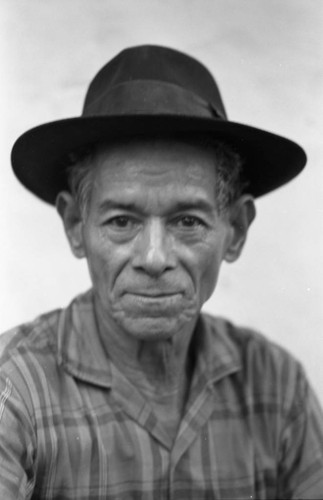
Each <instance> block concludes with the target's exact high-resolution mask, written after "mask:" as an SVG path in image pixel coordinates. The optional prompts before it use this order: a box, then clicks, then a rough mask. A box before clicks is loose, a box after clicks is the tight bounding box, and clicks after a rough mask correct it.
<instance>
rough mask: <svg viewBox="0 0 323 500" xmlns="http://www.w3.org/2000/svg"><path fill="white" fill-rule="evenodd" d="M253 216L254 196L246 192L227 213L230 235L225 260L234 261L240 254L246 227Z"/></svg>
mask: <svg viewBox="0 0 323 500" xmlns="http://www.w3.org/2000/svg"><path fill="white" fill-rule="evenodd" d="M255 217H256V207H255V202H254V198H253V197H252V196H251V195H248V194H246V195H243V196H241V197H240V198H239V199H238V200H237V201H236V202H235V204H234V205H233V207H232V208H231V210H230V214H229V224H230V226H231V237H230V242H229V245H228V248H227V251H226V254H225V256H224V260H225V261H226V262H234V261H236V260H237V259H238V257H239V256H240V254H241V252H242V249H243V247H244V244H245V241H246V239H247V234H248V229H249V227H250V225H251V223H252V221H253V220H254V218H255Z"/></svg>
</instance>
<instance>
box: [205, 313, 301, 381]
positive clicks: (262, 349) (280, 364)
mask: <svg viewBox="0 0 323 500" xmlns="http://www.w3.org/2000/svg"><path fill="white" fill-rule="evenodd" d="M203 318H204V321H205V324H206V325H207V328H208V330H209V332H210V335H211V336H214V339H216V338H217V339H219V338H220V339H221V340H220V341H221V342H222V343H224V344H225V345H226V349H227V350H228V351H229V352H230V353H231V354H232V356H233V357H234V358H235V359H236V362H237V364H239V366H240V374H241V377H244V378H245V379H253V382H254V383H255V384H256V385H258V384H259V383H262V382H264V383H267V382H266V376H267V377H269V378H270V379H271V381H272V383H273V384H278V385H280V384H284V383H286V384H287V383H292V381H294V383H297V379H300V378H303V377H304V370H303V367H302V365H301V363H300V362H299V361H298V360H297V359H296V358H295V357H294V356H293V354H291V353H290V352H289V351H288V350H287V349H285V348H284V347H282V346H280V345H278V344H276V343H275V342H274V341H272V340H271V339H270V338H268V337H266V336H265V335H263V334H262V333H260V332H259V331H257V330H254V329H252V328H249V327H244V326H237V325H235V324H234V323H233V322H231V321H229V320H227V319H225V318H221V317H214V316H211V315H209V314H205V313H203ZM215 344H216V342H214V345H215Z"/></svg>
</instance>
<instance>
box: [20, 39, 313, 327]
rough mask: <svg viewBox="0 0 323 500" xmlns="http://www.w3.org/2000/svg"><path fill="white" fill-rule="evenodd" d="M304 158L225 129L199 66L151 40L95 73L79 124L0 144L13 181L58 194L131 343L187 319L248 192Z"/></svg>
mask: <svg viewBox="0 0 323 500" xmlns="http://www.w3.org/2000/svg"><path fill="white" fill-rule="evenodd" d="M192 137H193V138H194V139H192ZM206 138H207V139H206ZM94 144H97V146H93V145H94ZM80 149H85V150H87V149H89V150H90V152H89V153H88V154H87V155H85V157H84V158H83V160H82V161H76V166H74V167H73V166H71V152H74V151H80ZM305 162H306V156H305V153H304V151H303V150H302V148H300V146H298V145H297V144H295V143H294V142H292V141H290V140H288V139H285V138H283V137H280V136H277V135H274V134H272V133H269V132H266V131H263V130H260V129H257V128H254V127H250V126H248V125H243V124H239V123H235V122H231V121H229V120H228V118H227V115H226V111H225V108H224V105H223V102H222V99H221V95H220V92H219V89H218V87H217V84H216V82H215V80H214V79H213V77H212V75H211V74H210V72H209V71H208V70H207V69H206V68H205V67H204V66H203V65H202V64H201V63H200V62H199V61H197V60H195V59H193V58H192V57H190V56H188V55H186V54H183V53H181V52H179V51H177V50H173V49H168V48H165V47H158V46H151V45H146V46H141V47H133V48H130V49H126V50H124V51H122V52H121V53H120V54H118V55H117V56H116V57H114V58H113V59H112V60H110V61H109V62H108V63H107V64H106V65H105V66H104V67H103V68H102V69H101V70H100V71H99V72H98V73H97V75H96V76H95V78H94V79H93V80H92V82H91V84H90V86H89V89H88V92H87V95H86V98H85V102H84V108H83V112H82V116H80V117H77V118H70V119H65V120H59V121H56V122H52V123H47V124H45V125H42V126H39V127H36V128H34V129H31V130H29V131H28V132H26V133H25V134H23V135H22V136H21V137H20V138H19V139H18V140H17V141H16V143H15V145H14V147H13V150H12V164H13V168H14V171H15V173H16V175H17V176H18V178H19V179H20V180H21V182H22V183H23V184H24V185H25V186H26V187H27V188H28V189H30V190H31V191H32V192H33V193H34V194H36V195H37V196H39V197H40V198H41V199H43V200H45V201H47V202H49V203H51V204H54V203H55V200H56V199H57V207H58V210H59V212H60V214H61V216H62V218H63V220H64V224H65V229H66V233H67V236H68V239H69V241H70V244H71V247H72V250H73V252H74V254H75V255H76V256H77V257H86V258H87V260H88V264H89V268H90V272H91V276H92V280H93V284H94V288H95V290H96V293H97V297H98V299H99V302H100V304H101V309H102V311H103V313H104V315H105V316H106V319H107V321H108V322H112V323H113V324H114V325H119V327H120V328H123V329H124V330H125V331H129V332H132V334H133V335H138V336H140V335H141V336H146V335H150V334H151V333H153V334H156V335H157V336H158V335H161V334H162V332H163V334H165V335H167V334H170V333H171V332H174V331H176V330H178V329H181V328H184V326H185V324H187V323H189V322H190V321H195V319H196V315H197V314H198V311H199V310H200V308H201V306H202V304H203V302H204V301H205V300H206V299H207V298H208V297H209V296H210V294H211V293H212V291H213V288H214V286H215V283H216V280H217V276H218V271H219V268H220V265H221V262H222V261H223V260H227V261H229V262H231V261H234V260H235V259H236V258H237V257H238V256H239V254H240V252H241V249H242V247H243V244H244V241H245V238H246V235H247V230H248V227H249V225H250V223H251V221H252V220H253V218H254V214H255V209H254V202H253V197H258V196H261V195H263V194H266V193H268V192H270V191H271V190H273V189H276V188H277V187H279V186H281V185H283V184H284V183H286V182H288V181H289V180H291V179H292V178H293V177H294V176H295V175H297V174H298V173H299V172H300V171H301V169H302V168H303V167H304V165H305ZM68 164H69V167H68V168H67V165H68ZM69 189H70V191H71V192H69ZM167 332H168V333H167Z"/></svg>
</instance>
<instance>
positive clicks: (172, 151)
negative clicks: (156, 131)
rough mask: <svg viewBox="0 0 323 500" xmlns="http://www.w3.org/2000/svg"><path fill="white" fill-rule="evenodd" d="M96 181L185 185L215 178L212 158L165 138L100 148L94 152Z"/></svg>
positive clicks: (192, 145)
mask: <svg viewBox="0 0 323 500" xmlns="http://www.w3.org/2000/svg"><path fill="white" fill-rule="evenodd" d="M95 167H96V169H97V171H98V174H99V175H98V176H99V178H102V177H106V178H109V179H110V180H115V181H118V182H122V183H127V182H134V181H137V180H140V179H142V180H147V181H148V182H149V179H152V182H153V181H154V179H155V178H156V179H160V181H161V182H163V181H164V180H167V181H169V182H176V183H182V184H187V183H188V182H190V181H193V182H194V181H196V182H201V181H202V183H203V179H204V178H205V176H207V178H208V181H210V180H211V178H212V179H213V178H214V177H215V156H214V153H213V152H212V151H211V150H210V149H209V148H206V147H203V146H202V145H200V144H196V143H195V142H193V143H191V142H189V141H185V140H178V139H168V138H138V139H137V138H136V139H131V140H124V141H118V142H116V143H110V144H103V145H101V146H99V148H98V149H97V152H96V158H95Z"/></svg>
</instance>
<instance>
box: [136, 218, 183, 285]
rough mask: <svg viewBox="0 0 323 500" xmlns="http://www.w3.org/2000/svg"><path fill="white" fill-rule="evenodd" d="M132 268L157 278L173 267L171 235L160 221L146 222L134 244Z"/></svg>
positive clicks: (173, 257) (155, 219)
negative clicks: (134, 251)
mask: <svg viewBox="0 0 323 500" xmlns="http://www.w3.org/2000/svg"><path fill="white" fill-rule="evenodd" d="M136 243H137V244H136V253H135V256H134V259H133V266H134V267H135V268H136V269H139V270H142V271H145V272H146V273H147V274H150V275H152V276H159V275H161V274H162V273H163V272H165V271H166V270H170V269H173V268H174V267H175V264H176V262H175V255H174V252H173V244H172V238H171V235H169V234H168V233H167V229H166V227H165V224H164V223H163V221H162V220H160V219H157V218H154V219H151V220H150V221H148V222H147V223H146V224H145V226H144V228H143V229H142V231H141V233H140V234H139V235H138V238H137V242H136Z"/></svg>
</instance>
